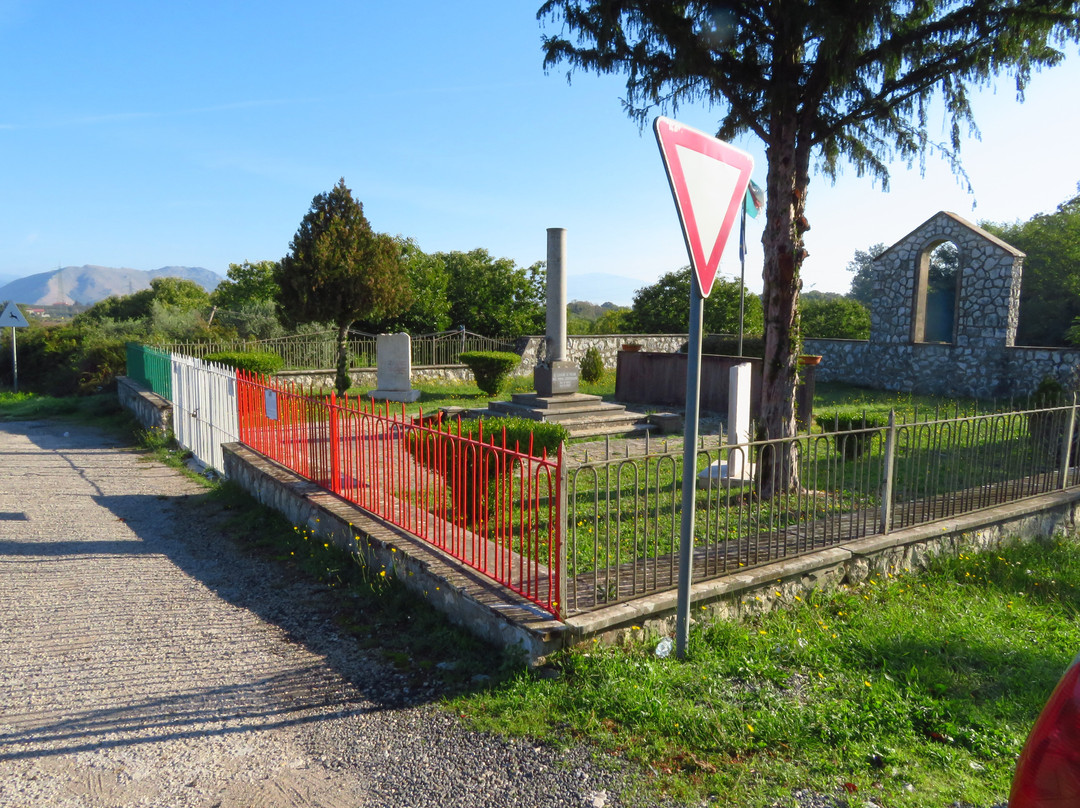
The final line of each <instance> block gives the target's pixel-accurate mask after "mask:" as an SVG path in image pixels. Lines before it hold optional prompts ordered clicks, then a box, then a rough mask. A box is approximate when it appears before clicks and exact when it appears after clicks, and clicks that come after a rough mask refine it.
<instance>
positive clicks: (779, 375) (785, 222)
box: [755, 107, 809, 498]
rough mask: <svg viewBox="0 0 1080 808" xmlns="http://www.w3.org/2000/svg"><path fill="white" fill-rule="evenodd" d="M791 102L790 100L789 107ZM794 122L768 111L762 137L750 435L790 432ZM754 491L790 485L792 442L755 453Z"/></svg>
mask: <svg viewBox="0 0 1080 808" xmlns="http://www.w3.org/2000/svg"><path fill="white" fill-rule="evenodd" d="M793 108H794V107H792V109H793ZM798 134H799V133H798V122H797V119H796V117H795V115H794V114H791V113H789V112H787V111H786V110H782V111H778V112H777V113H774V115H773V119H772V123H771V126H770V135H771V137H770V139H769V144H768V158H769V169H768V176H767V179H766V185H767V188H766V192H765V199H766V218H765V231H764V233H763V234H762V237H761V243H762V247H763V249H764V254H765V263H764V268H763V270H762V279H763V281H764V284H763V292H762V305H763V308H764V314H765V360H764V363H763V366H762V378H761V413H760V419H759V422H758V435H756V436H755V437H757V438H758V439H762V438H764V439H770V440H775V439H785V438H790V437H793V436H794V435H795V434H796V426H795V383H796V378H797V362H798V354H799V345H800V343H801V339H800V334H799V315H798V311H799V309H798V306H799V289H800V287H801V285H802V280H801V279H800V277H799V272H800V269H801V268H802V263H803V259H804V258H805V257H806V251H805V250H804V249H803V239H802V234H803V232H804V231H805V230H807V229H809V228H808V226H807V224H806V218H805V216H804V211H805V205H806V188H807V183H808V173H809V160H808V153H804V150H802V149H798V148H797V146H798V140H799V138H798ZM757 463H758V492H759V494H760V495H761V496H762V497H763V498H767V497H772V496H775V495H776V494H780V493H784V492H786V491H791V490H793V489H796V488H798V485H799V468H798V455H797V452H796V446H795V442H794V441H785V442H783V443H775V444H771V445H770V446H768V447H766V448H765V449H764V450H763V451H762V452H761V453H760V455H759V457H758V460H757Z"/></svg>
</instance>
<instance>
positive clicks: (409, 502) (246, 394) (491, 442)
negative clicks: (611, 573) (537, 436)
mask: <svg viewBox="0 0 1080 808" xmlns="http://www.w3.org/2000/svg"><path fill="white" fill-rule="evenodd" d="M237 393H238V400H239V410H240V440H241V441H243V442H244V443H246V444H247V445H248V446H250V447H252V448H253V449H255V450H256V451H258V452H261V453H262V454H264V455H266V456H267V457H269V458H271V459H272V460H275V461H276V462H278V463H280V464H282V465H283V466H285V467H287V468H289V469H291V470H293V471H295V472H296V473H298V474H300V475H301V476H303V477H305V478H307V479H309V480H312V481H313V482H316V483H318V484H319V485H321V486H323V487H324V488H327V489H328V490H330V491H333V492H334V493H335V494H337V495H338V496H341V497H342V498H344V499H347V500H349V501H350V502H353V503H355V504H356V505H358V506H360V507H361V508H363V509H364V510H367V511H370V512H371V513H373V514H375V515H376V516H379V517H381V518H383V519H385V520H387V521H388V522H391V523H392V524H394V525H397V526H398V527H401V528H403V529H405V530H407V531H409V532H410V533H412V534H413V535H415V536H417V537H419V538H421V539H423V540H424V541H427V542H428V543H430V544H432V545H434V546H435V547H438V548H439V549H441V550H443V551H445V552H446V553H448V554H450V555H451V556H453V557H454V558H456V559H458V560H459V561H461V562H463V563H464V564H467V565H468V566H470V567H472V568H473V569H476V570H478V571H479V572H481V573H483V574H485V575H487V576H489V577H490V578H492V579H493V580H495V581H497V582H498V583H500V584H502V585H503V586H506V587H508V588H510V589H512V590H513V591H515V592H517V593H519V594H521V595H522V596H524V597H526V598H528V599H529V600H531V601H532V602H534V603H536V604H537V605H539V606H540V607H542V608H543V609H545V610H546V611H548V612H550V613H552V614H554V615H556V616H558V615H560V613H561V611H562V606H561V603H562V591H561V590H562V570H563V563H562V552H563V550H562V530H561V525H562V512H561V504H560V503H561V484H562V483H561V481H562V460H563V459H562V448H561V447H560V449H559V451H558V453H557V455H556V456H555V457H548V455H547V453H546V451H543V452H540V454H539V455H537V454H535V453H534V451H533V447H532V445H531V444H530V445H529V446H527V447H524V448H521V447H519V446H517V445H508V443H509V442H508V441H507V439H506V433H505V431H503V432H502V433H501V435H500V434H496V435H484V434H483V431H482V427H481V431H480V432H479V433H478V434H477V435H476V436H475V437H469V436H468V435H467V434H463V432H462V428H461V422H460V421H458V422H456V423H455V424H445V423H443V422H442V420H441V418H439V417H436V418H425V417H424V416H423V414H422V413H421V415H419V416H417V417H415V418H413V417H409V416H406V415H405V412H404V407H402V409H401V410H400V411H398V412H394V413H392V412H391V411H390V406H389V404H385V405H383V406H378V405H375V404H374V403H365V402H364V401H360V400H357V399H349V398H344V399H338V398H336V397H335V396H334V395H333V394H331V395H330V396H328V397H322V396H315V395H304V394H302V393H300V392H297V391H296V390H294V389H293V388H291V387H289V386H287V385H284V384H282V383H280V382H278V381H276V380H273V379H267V378H263V377H259V376H256V375H253V374H249V373H245V372H243V371H241V372H239V373H238V374H237Z"/></svg>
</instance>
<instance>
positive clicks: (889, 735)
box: [452, 540, 1080, 808]
mask: <svg viewBox="0 0 1080 808" xmlns="http://www.w3.org/2000/svg"><path fill="white" fill-rule="evenodd" d="M1078 609H1080V546H1078V545H1077V544H1076V543H1075V542H1073V541H1071V540H1069V541H1065V540H1060V541H1054V542H1052V543H1049V544H1046V545H1026V546H1018V547H1014V548H1010V549H1007V550H1000V551H994V552H988V553H981V554H977V555H962V556H961V557H959V558H956V559H942V560H939V561H937V562H936V563H935V564H934V565H933V567H932V568H931V569H930V570H929V571H927V572H925V573H923V574H919V575H914V574H911V575H903V576H892V575H886V576H884V577H873V578H870V579H869V580H867V581H866V582H865V583H863V584H862V585H859V586H855V587H849V588H842V589H840V590H838V591H835V592H832V593H816V594H814V595H812V596H810V597H809V598H808V599H807V600H800V599H799V598H795V599H794V600H792V601H791V602H789V603H787V604H785V605H784V607H783V608H782V609H781V610H779V611H774V612H771V613H768V614H762V615H758V616H755V617H752V618H748V619H746V620H745V621H743V622H726V621H720V622H701V623H696V624H695V625H694V626H693V628H692V631H691V638H690V645H689V653H688V657H687V659H686V660H683V661H680V660H677V659H675V658H674V657H673V656H669V657H667V658H658V657H657V656H656V654H655V649H656V647H657V643H658V640H659V639H660V638H659V637H657V636H654V635H651V634H648V633H646V632H644V631H639V630H633V631H631V632H630V639H629V640H627V641H626V642H625V643H624V644H622V645H620V646H618V647H604V646H602V645H599V644H593V645H592V646H591V647H583V648H579V649H577V650H573V651H567V652H563V653H561V654H559V655H558V656H557V657H556V658H554V659H553V660H552V661H551V663H550V666H549V668H548V669H547V671H546V673H547V674H548V675H546V676H542V677H538V676H536V675H534V674H532V673H529V672H526V671H522V672H520V673H518V674H517V675H516V676H514V677H512V678H511V679H509V680H508V681H505V682H503V683H501V684H499V685H497V686H495V687H492V688H491V689H489V690H486V691H484V692H479V693H475V694H472V695H467V696H461V697H459V698H457V699H456V700H454V701H453V703H452V706H453V709H454V710H455V712H457V713H458V714H459V715H461V716H463V717H465V718H466V720H468V721H469V722H470V723H471V724H472V725H474V726H475V727H477V728H480V729H484V730H490V731H494V732H501V733H510V734H526V735H529V736H532V737H534V738H537V739H540V740H543V741H546V742H549V743H554V744H564V743H571V742H586V743H589V744H592V745H595V746H596V747H597V748H598V749H603V750H605V751H608V752H611V753H613V754H616V755H620V756H624V757H625V758H627V759H628V760H631V761H633V762H635V763H638V764H640V765H642V766H644V767H646V770H648V771H651V772H652V773H653V783H652V784H653V786H654V787H655V788H656V789H657V790H658V791H660V792H664V793H667V794H670V795H672V796H676V797H679V798H682V799H686V800H689V801H693V802H696V801H700V800H702V799H705V798H708V799H709V800H710V802H709V804H710V805H713V804H716V805H731V806H742V807H746V808H749V807H750V806H773V805H776V804H780V805H788V804H789V803H790V802H791V794H792V792H793V791H794V790H796V789H800V788H810V789H813V790H814V791H817V792H820V793H823V794H828V795H830V796H832V797H833V798H834V799H838V800H840V799H843V800H850V801H851V803H850V804H852V805H862V804H863V803H865V802H872V803H874V804H876V805H879V806H895V805H903V806H926V807H927V808H930V806H933V808H940V806H943V805H949V804H953V803H954V801H963V802H964V803H965V804H967V803H970V804H973V805H979V806H988V805H993V804H998V803H1002V802H1004V801H1005V799H1006V797H1007V795H1008V789H1009V785H1010V783H1011V778H1012V774H1013V769H1014V766H1015V757H1016V755H1017V754H1018V753H1019V751H1020V749H1021V747H1022V745H1023V743H1024V740H1025V738H1026V736H1027V732H1028V730H1029V729H1030V728H1031V726H1032V724H1033V723H1034V721H1035V718H1036V716H1037V715H1038V713H1039V710H1040V709H1041V707H1042V704H1043V703H1044V702H1045V700H1046V698H1047V697H1048V696H1049V694H1050V692H1051V690H1052V689H1053V687H1054V685H1055V684H1056V683H1057V680H1058V678H1059V677H1060V676H1061V674H1062V673H1063V672H1064V670H1065V668H1066V667H1067V666H1068V663H1069V662H1070V660H1071V659H1072V658H1073V656H1074V655H1075V654H1076V652H1077V651H1078V650H1080V624H1078V622H1077V618H1078V616H1080V615H1078V614H1077V612H1078Z"/></svg>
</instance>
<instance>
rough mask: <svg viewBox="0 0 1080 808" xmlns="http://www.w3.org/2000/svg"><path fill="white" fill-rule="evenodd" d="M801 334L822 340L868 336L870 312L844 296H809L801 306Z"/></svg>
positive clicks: (860, 304)
mask: <svg viewBox="0 0 1080 808" xmlns="http://www.w3.org/2000/svg"><path fill="white" fill-rule="evenodd" d="M800 309H801V311H800V315H799V316H800V318H801V322H802V335H803V336H804V337H809V338H815V337H817V338H821V339H870V311H869V309H867V308H866V306H864V305H863V304H862V303H860V302H859V301H858V300H851V299H850V298H846V297H833V298H824V299H821V298H818V299H814V298H810V299H806V300H803V301H802V303H801V305H800Z"/></svg>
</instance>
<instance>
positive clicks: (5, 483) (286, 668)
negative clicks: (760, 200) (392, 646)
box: [0, 422, 625, 808]
mask: <svg viewBox="0 0 1080 808" xmlns="http://www.w3.org/2000/svg"><path fill="white" fill-rule="evenodd" d="M201 491H202V489H200V488H199V486H198V485H197V484H196V483H194V482H192V481H190V480H188V479H186V478H185V477H183V476H182V475H180V474H179V473H177V472H175V471H173V470H171V469H168V468H166V467H164V466H161V465H159V464H156V463H153V462H149V461H147V460H145V459H143V458H140V457H139V456H138V455H137V454H135V453H133V452H131V451H128V450H126V449H125V448H124V447H122V446H120V445H118V444H116V443H115V442H112V441H110V439H108V438H106V437H105V436H104V435H103V434H102V433H100V432H98V431H96V430H93V429H89V428H80V427H76V426H72V425H68V424H63V423H59V422H12V423H2V424H0V805H3V806H35V807H36V806H42V807H44V806H49V808H67V807H68V806H72V807H74V806H79V808H106V807H108V808H112V807H113V806H129V805H130V806H135V805H146V806H177V807H182V806H221V807H222V808H228V807H230V806H237V808H240V807H243V808H253V807H254V806H267V808H286V807H288V806H326V808H337V807H338V806H341V807H342V808H344V806H359V805H364V806H368V805H370V806H382V805H385V806H391V805H392V806H432V805H438V806H498V805H514V806H588V807H590V808H596V807H597V806H605V805H607V806H611V805H617V804H619V802H618V799H617V797H616V795H617V794H618V793H619V792H620V791H621V790H622V789H623V788H624V786H625V783H624V780H623V776H622V775H621V774H620V773H619V772H618V771H617V770H618V766H604V767H602V768H600V767H597V766H595V765H594V764H592V763H591V762H590V761H589V757H588V755H587V753H585V752H584V751H582V750H572V751H570V752H561V751H558V750H552V749H548V748H544V747H536V746H534V745H533V744H530V743H528V742H522V741H515V740H504V739H500V738H494V737H490V736H485V735H480V734H477V733H471V732H469V731H467V730H465V729H464V728H462V727H461V726H460V725H459V724H458V723H457V722H456V721H454V720H453V718H452V717H450V716H447V715H445V714H444V713H443V712H441V711H439V710H438V709H436V708H434V707H432V706H420V707H409V708H394V707H392V706H389V705H392V704H393V703H394V699H393V698H392V695H393V694H392V692H391V691H392V690H393V688H394V687H395V681H394V677H393V672H392V671H389V670H387V669H386V667H385V666H383V664H382V663H381V662H379V661H378V660H377V659H376V658H373V657H372V656H370V655H369V654H367V653H366V652H364V651H362V650H359V649H357V648H356V647H355V646H354V645H353V644H352V643H351V642H350V641H349V640H348V639H347V638H343V637H340V636H338V635H337V634H336V632H335V631H334V628H333V625H332V623H330V622H329V621H327V620H325V619H324V618H320V617H318V616H317V614H316V615H312V614H311V613H305V610H304V604H305V601H307V600H309V599H310V598H312V597H313V596H314V592H313V590H312V589H311V588H310V586H311V585H309V584H303V583H297V582H295V581H292V580H286V579H284V578H283V577H281V576H280V575H278V574H276V573H275V570H274V569H273V567H272V566H269V565H263V564H261V563H260V562H253V561H251V560H250V559H249V558H247V557H246V556H244V555H242V554H241V553H239V552H238V551H237V550H236V549H234V548H232V547H231V545H230V544H229V543H228V542H227V541H224V540H223V539H222V535H221V532H220V530H218V529H217V528H215V523H214V515H213V514H212V513H209V512H207V511H206V506H205V505H201V504H198V503H199V502H200V501H201V498H200V497H198V496H197V495H198V494H200V493H201ZM388 696H390V697H388Z"/></svg>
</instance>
